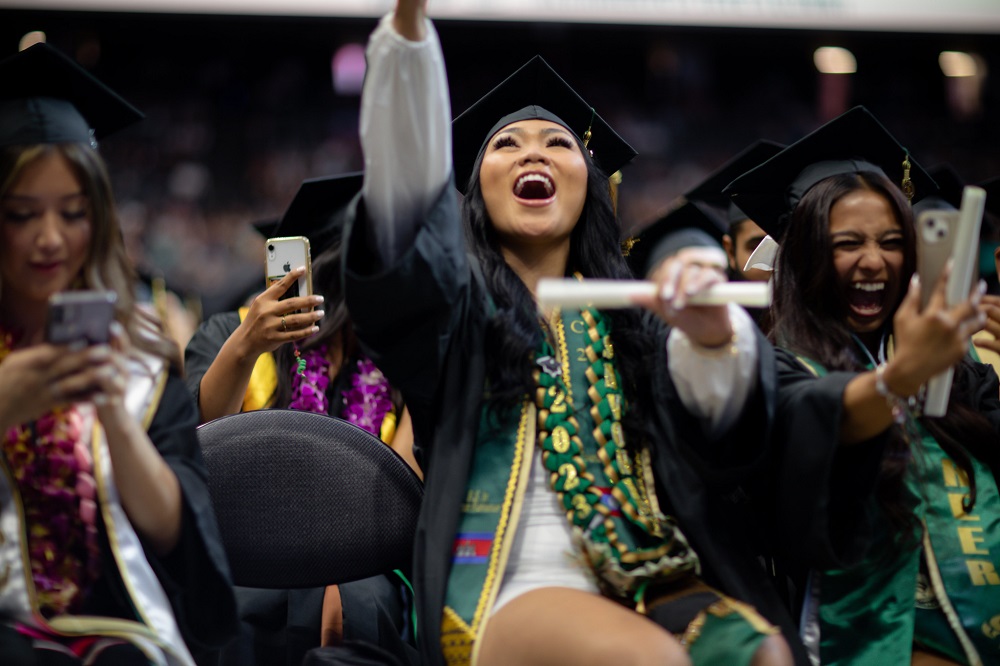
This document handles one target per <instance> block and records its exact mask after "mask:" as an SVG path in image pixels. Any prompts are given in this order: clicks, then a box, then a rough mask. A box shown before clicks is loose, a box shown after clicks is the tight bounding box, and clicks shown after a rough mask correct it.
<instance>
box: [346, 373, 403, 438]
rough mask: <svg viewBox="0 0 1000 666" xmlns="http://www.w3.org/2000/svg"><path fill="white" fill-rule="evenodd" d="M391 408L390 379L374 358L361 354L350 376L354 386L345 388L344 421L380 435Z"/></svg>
mask: <svg viewBox="0 0 1000 666" xmlns="http://www.w3.org/2000/svg"><path fill="white" fill-rule="evenodd" d="M391 410H392V391H391V389H390V388H389V381H388V380H387V379H386V378H385V375H383V374H382V371H381V370H379V369H378V368H377V367H375V364H374V363H373V362H372V360H371V359H369V358H367V357H365V356H362V357H361V358H360V359H358V366H357V370H356V371H355V373H354V374H353V375H351V388H350V389H348V390H347V391H344V412H343V417H344V420H346V421H348V422H350V423H353V424H354V425H356V426H359V427H361V428H364V429H365V430H367V431H368V432H370V433H371V434H373V435H375V436H376V437H378V436H379V432H380V430H381V428H382V421H383V420H384V419H385V415H386V414H388V413H389V412H390V411H391Z"/></svg>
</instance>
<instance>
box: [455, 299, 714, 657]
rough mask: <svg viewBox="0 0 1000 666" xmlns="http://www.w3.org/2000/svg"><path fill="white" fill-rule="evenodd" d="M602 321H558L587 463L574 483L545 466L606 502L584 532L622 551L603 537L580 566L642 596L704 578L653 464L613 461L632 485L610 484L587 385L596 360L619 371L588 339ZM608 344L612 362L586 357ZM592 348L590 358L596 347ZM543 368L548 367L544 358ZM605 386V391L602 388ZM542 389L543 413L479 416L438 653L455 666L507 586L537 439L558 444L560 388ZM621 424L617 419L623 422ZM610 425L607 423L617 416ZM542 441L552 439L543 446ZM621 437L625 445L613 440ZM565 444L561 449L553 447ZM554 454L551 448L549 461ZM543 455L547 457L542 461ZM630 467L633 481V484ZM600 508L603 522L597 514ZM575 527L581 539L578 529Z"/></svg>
mask: <svg viewBox="0 0 1000 666" xmlns="http://www.w3.org/2000/svg"><path fill="white" fill-rule="evenodd" d="M595 316H596V317H597V318H598V320H600V322H601V324H600V326H601V328H602V331H606V328H607V325H606V323H605V322H604V321H603V318H602V317H601V315H600V314H599V313H597V312H596V311H593V310H591V311H590V314H589V315H587V314H584V315H581V313H575V314H570V313H567V315H566V317H565V322H566V325H565V327H564V325H563V324H564V321H563V318H562V316H561V315H559V316H557V317H556V321H557V324H556V326H555V328H556V331H555V332H554V335H555V338H556V340H555V344H556V345H557V346H558V347H559V352H558V354H557V355H558V356H559V363H558V365H559V366H560V369H559V370H555V369H554V368H553V369H552V371H553V374H561V377H562V379H561V380H560V386H562V387H565V388H566V389H567V390H566V395H565V396H563V398H560V400H562V399H565V400H567V401H568V403H569V404H568V406H569V407H570V408H571V409H572V411H573V413H574V414H575V417H576V419H577V424H578V425H579V432H578V434H579V439H580V441H581V443H582V445H583V455H582V461H576V462H573V463H572V464H573V465H579V466H580V467H581V468H579V469H575V470H571V471H573V472H574V473H573V474H570V475H569V477H572V478H569V477H567V476H566V475H565V474H563V473H557V472H555V471H553V468H555V467H558V468H560V470H561V469H562V467H563V465H560V464H558V463H557V458H552V460H551V461H550V462H549V463H548V464H547V465H546V466H547V467H548V468H549V470H550V471H551V472H553V476H555V477H557V478H558V479H560V480H559V481H558V482H557V485H558V486H559V487H560V488H561V487H562V486H563V485H565V484H566V480H567V479H569V480H570V481H572V479H575V478H580V479H583V478H584V477H586V478H588V479H589V480H590V481H591V482H592V492H593V494H594V495H595V497H598V498H599V499H600V502H599V504H600V505H601V512H598V511H596V510H595V511H593V515H594V517H595V518H597V519H598V520H596V522H594V523H592V528H588V530H587V531H588V532H589V531H591V530H592V531H594V532H600V533H602V534H604V533H605V531H606V532H609V533H613V534H614V537H615V544H616V552H617V553H620V554H617V555H615V556H614V557H612V556H611V553H610V552H609V547H610V545H609V544H608V542H607V540H606V539H605V540H604V543H603V544H601V543H596V542H592V541H591V540H589V539H587V538H583V539H579V540H578V541H579V543H577V544H576V545H577V546H578V547H580V548H584V549H586V550H587V552H586V553H583V554H580V553H577V555H579V556H580V557H581V561H583V562H586V563H587V564H589V565H590V566H592V567H594V568H597V569H598V570H600V576H601V579H600V583H601V587H602V588H605V589H606V591H609V592H611V593H613V596H618V597H619V598H621V597H623V596H624V595H629V596H631V595H633V594H635V593H636V590H637V589H639V590H640V591H641V590H642V589H644V587H643V583H644V582H648V581H649V580H652V579H665V578H669V577H671V576H674V575H678V574H681V573H685V572H697V571H698V569H699V565H698V558H697V555H696V554H695V553H694V551H692V550H691V549H690V548H689V547H688V545H687V541H686V539H685V538H684V536H683V534H681V532H680V530H679V529H677V527H676V525H675V523H674V521H673V520H672V519H670V518H667V517H664V516H663V515H662V514H660V513H659V508H658V506H656V501H655V496H654V495H653V493H652V491H648V492H647V486H648V487H649V488H651V487H652V485H653V484H652V476H651V474H652V472H651V465H650V464H649V461H648V459H645V460H643V459H640V457H638V456H636V459H635V460H631V458H632V457H631V456H628V455H626V456H625V457H626V458H629V459H630V460H629V461H625V460H624V459H622V458H621V457H620V456H615V455H611V457H612V458H615V459H616V460H617V459H621V460H622V464H621V465H619V469H627V474H626V473H622V474H621V477H622V479H621V480H622V481H629V483H627V484H624V483H623V484H614V483H610V482H609V481H608V478H607V476H606V474H605V469H606V467H605V465H604V464H603V462H602V460H601V456H599V455H598V453H597V447H598V443H597V442H596V440H595V437H594V435H593V434H591V433H592V432H594V431H595V430H598V429H599V428H596V427H595V418H594V417H593V416H592V415H591V414H592V413H593V412H596V411H598V408H597V407H594V408H593V410H589V409H587V408H586V407H589V406H590V403H589V398H588V389H589V390H590V391H593V390H594V389H595V386H594V384H595V382H593V381H591V380H590V379H588V377H587V373H588V371H590V372H591V373H593V367H595V364H596V367H599V369H600V372H601V373H612V372H614V368H613V365H612V364H611V362H610V359H611V347H610V337H605V333H602V334H601V337H602V340H600V341H596V342H595V341H593V340H592V339H591V336H593V335H595V333H594V328H595V327H593V326H589V325H588V323H587V322H586V321H585V317H589V318H590V320H591V322H593V321H594V319H593V317H595ZM605 340H606V342H607V350H608V353H607V357H606V359H605V358H601V359H593V358H589V357H588V353H587V348H588V347H601V346H603V345H604V343H605ZM545 348H546V349H548V348H547V347H545ZM550 351H551V350H550ZM590 351H591V353H590V356H593V349H591V350H590ZM543 358H546V357H543ZM605 363H607V365H605ZM539 365H540V366H542V367H546V364H544V363H542V361H541V360H540V361H539ZM602 381H603V380H602ZM597 383H598V384H600V382H597ZM606 383H608V384H612V385H614V384H615V382H606ZM546 386H548V389H546V388H545V387H546ZM601 388H602V390H603V389H605V388H606V387H605V386H604V385H603V384H602V385H601ZM615 388H617V387H615ZM538 390H539V391H542V392H543V394H546V395H548V396H549V399H548V400H542V402H543V404H545V405H546V406H547V408H546V409H538V408H537V407H536V405H535V404H533V403H532V401H530V400H526V401H525V402H524V404H523V405H521V406H519V407H516V408H513V409H508V410H506V411H500V410H498V411H496V412H493V411H490V410H489V409H488V407H486V406H484V407H483V411H482V414H481V416H480V424H479V430H478V432H477V436H476V450H475V454H474V457H473V464H472V472H471V474H470V476H469V480H468V483H467V485H466V494H465V501H464V502H463V505H462V517H461V521H460V524H459V528H458V533H457V534H456V537H455V541H454V546H453V552H452V566H451V571H450V574H449V578H448V586H447V592H446V597H445V608H444V612H443V617H442V625H441V647H442V651H443V653H444V656H445V660H446V662H447V663H448V664H472V663H475V651H476V647H477V646H478V645H479V642H480V641H479V639H480V638H481V636H482V633H483V631H484V629H485V626H486V623H487V621H488V619H489V615H490V613H491V611H492V608H493V604H494V602H495V600H496V596H497V593H498V591H499V589H500V583H501V582H502V578H503V573H504V570H505V568H506V564H507V558H508V554H509V550H510V546H511V544H512V542H513V537H514V534H515V533H516V531H517V521H518V518H519V516H520V513H521V502H522V500H523V497H524V492H525V488H526V484H527V483H528V477H529V473H530V468H531V462H532V455H533V453H534V448H535V445H536V442H538V443H539V444H540V445H542V448H543V452H545V451H546V449H547V447H549V446H551V444H552V441H551V440H552V436H551V434H547V432H546V427H547V426H546V425H545V422H548V419H547V418H545V417H546V414H548V413H549V410H553V411H555V409H554V406H553V405H552V404H551V403H552V394H553V393H558V392H559V391H557V390H556V389H554V388H553V387H552V385H551V382H548V381H545V382H542V383H540V385H539V388H538ZM585 401H588V402H585ZM584 405H586V407H584ZM605 411H607V410H605ZM619 418H620V415H619ZM615 423H616V424H617V423H618V420H617V419H615ZM605 425H610V420H608V422H607V423H605ZM618 430H620V427H619V428H618ZM536 433H537V434H536ZM541 439H545V440H546V441H545V442H544V443H543V442H540V441H539V440H541ZM610 440H611V437H610V436H609V437H608V442H606V443H605V445H604V448H607V449H609V450H610V449H611V448H613V447H612V445H611V443H610ZM615 441H616V442H618V441H623V440H621V436H620V435H616V437H615ZM560 448H561V447H559V446H556V448H555V451H558V450H560ZM555 451H553V452H548V453H549V457H550V458H551V457H552V456H553V455H554V453H555ZM622 453H623V454H624V453H625V452H622ZM545 459H546V456H543V460H545ZM560 460H561V459H560ZM633 469H634V470H635V473H634V479H633V478H631V477H632V475H633ZM626 477H630V478H626ZM616 485H627V486H628V488H629V490H628V491H627V494H628V495H633V494H635V495H638V496H639V497H638V498H637V501H633V502H632V503H631V504H629V503H628V502H626V501H620V500H624V499H626V498H625V497H624V495H623V494H622V493H621V492H617V494H616V493H615V489H613V488H612V486H616ZM616 497H617V498H618V499H615V498H616ZM563 502H564V505H566V508H567V512H568V513H569V514H573V513H574V510H572V509H571V507H574V505H575V503H570V496H569V493H566V494H565V496H564V497H563ZM567 503H569V504H568V505H567ZM602 512H603V514H604V515H603V517H601V516H598V515H597V514H598V513H602ZM629 512H631V513H634V514H635V515H634V516H632V517H629V518H634V520H635V521H643V520H644V521H646V523H650V522H655V523H656V529H655V531H654V533H653V534H646V533H644V532H642V530H640V529H639V528H638V527H636V526H635V525H634V524H632V521H631V520H630V519H628V518H627V517H626V516H625V514H627V513H629ZM575 531H577V533H579V530H578V528H577V529H576V530H575Z"/></svg>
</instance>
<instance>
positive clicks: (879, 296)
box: [847, 282, 886, 317]
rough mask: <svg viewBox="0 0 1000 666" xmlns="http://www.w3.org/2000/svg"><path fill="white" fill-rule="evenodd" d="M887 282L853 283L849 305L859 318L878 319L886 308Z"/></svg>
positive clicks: (848, 296) (848, 300)
mask: <svg viewBox="0 0 1000 666" xmlns="http://www.w3.org/2000/svg"><path fill="white" fill-rule="evenodd" d="M885 298H886V283H885V282H852V283H851V285H850V288H849V289H848V290H847V303H848V305H850V307H851V310H852V311H853V312H854V313H855V314H856V315H858V316H859V317H876V316H878V315H879V314H880V313H881V312H882V309H883V308H884V307H885Z"/></svg>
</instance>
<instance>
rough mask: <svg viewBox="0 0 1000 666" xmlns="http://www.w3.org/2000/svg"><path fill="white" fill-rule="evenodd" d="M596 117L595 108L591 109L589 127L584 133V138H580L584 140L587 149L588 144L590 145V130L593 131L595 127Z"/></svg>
mask: <svg viewBox="0 0 1000 666" xmlns="http://www.w3.org/2000/svg"><path fill="white" fill-rule="evenodd" d="M596 115H597V111H595V110H594V107H590V123H589V124H588V125H587V129H586V130H585V131H584V132H583V136H582V137H580V138H581V139H582V140H583V147H584V148H587V147H588V144H589V143H590V136H591V132H590V130H591V129H593V127H594V116H596ZM591 155H593V152H591Z"/></svg>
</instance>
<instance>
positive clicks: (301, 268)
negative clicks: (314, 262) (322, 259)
mask: <svg viewBox="0 0 1000 666" xmlns="http://www.w3.org/2000/svg"><path fill="white" fill-rule="evenodd" d="M295 270H296V271H305V270H306V267H305V266H298V267H297V268H296V269H295Z"/></svg>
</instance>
